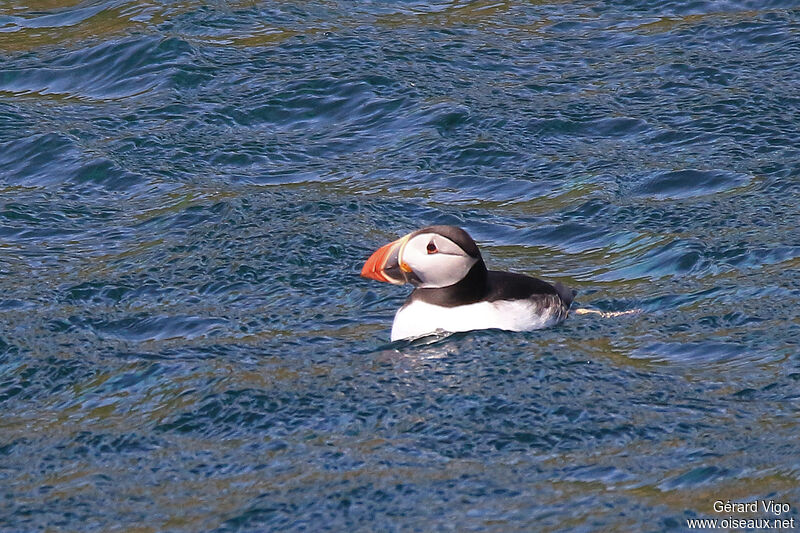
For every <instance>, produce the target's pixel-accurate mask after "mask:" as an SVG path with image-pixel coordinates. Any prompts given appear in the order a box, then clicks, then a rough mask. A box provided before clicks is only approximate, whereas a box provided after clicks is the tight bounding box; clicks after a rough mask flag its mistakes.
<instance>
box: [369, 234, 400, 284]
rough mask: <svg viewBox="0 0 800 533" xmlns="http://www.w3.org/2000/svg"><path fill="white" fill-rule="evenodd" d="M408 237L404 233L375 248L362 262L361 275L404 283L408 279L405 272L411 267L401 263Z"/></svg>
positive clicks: (389, 281)
mask: <svg viewBox="0 0 800 533" xmlns="http://www.w3.org/2000/svg"><path fill="white" fill-rule="evenodd" d="M408 238H409V236H408V235H406V236H405V237H401V238H399V239H397V240H396V241H394V242H390V243H389V244H387V245H385V246H381V247H380V248H378V249H377V250H375V252H374V253H373V254H372V255H371V256H369V259H367V262H366V263H364V267H363V268H362V269H361V275H362V276H364V277H365V278H369V279H374V280H377V281H386V282H388V283H394V284H395V285H402V284H403V283H406V282H407V281H408V275H407V274H409V273H411V269H410V268H409V267H408V265H406V264H405V263H403V260H402V255H403V248H404V247H405V245H406V242H408Z"/></svg>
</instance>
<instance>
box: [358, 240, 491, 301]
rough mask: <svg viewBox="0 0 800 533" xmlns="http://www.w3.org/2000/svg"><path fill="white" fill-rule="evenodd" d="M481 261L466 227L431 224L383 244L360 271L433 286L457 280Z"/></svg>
mask: <svg viewBox="0 0 800 533" xmlns="http://www.w3.org/2000/svg"><path fill="white" fill-rule="evenodd" d="M479 261H480V262H482V259H481V253H480V252H479V251H478V246H477V245H476V244H475V241H473V240H472V237H470V236H469V234H468V233H467V232H466V231H464V230H463V229H461V228H458V227H456V226H428V227H426V228H422V229H418V230H417V231H413V232H411V233H409V234H408V235H405V236H403V237H400V238H399V239H397V240H396V241H394V242H390V243H389V244H387V245H385V246H382V247H380V248H379V249H378V250H376V251H375V253H373V254H372V255H371V256H370V258H369V259H367V262H366V263H364V268H362V269H361V275H362V276H364V277H365V278H370V279H375V280H378V281H386V282H389V283H394V284H396V285H402V284H404V283H411V284H412V285H414V287H417V288H422V289H434V288H441V287H449V286H450V285H454V284H456V283H458V282H459V281H461V280H462V279H464V277H466V275H467V274H468V273H469V271H470V269H472V267H473V266H475V264H476V263H478V262H479Z"/></svg>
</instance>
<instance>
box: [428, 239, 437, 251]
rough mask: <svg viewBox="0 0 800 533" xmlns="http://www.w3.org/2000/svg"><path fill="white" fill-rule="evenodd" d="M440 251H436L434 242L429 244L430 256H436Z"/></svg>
mask: <svg viewBox="0 0 800 533" xmlns="http://www.w3.org/2000/svg"><path fill="white" fill-rule="evenodd" d="M438 251H439V250H437V249H436V245H435V244H433V241H431V242H429V243H428V253H429V254H435V253H436V252H438Z"/></svg>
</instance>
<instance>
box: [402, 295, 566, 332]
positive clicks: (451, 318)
mask: <svg viewBox="0 0 800 533" xmlns="http://www.w3.org/2000/svg"><path fill="white" fill-rule="evenodd" d="M559 311H560V310H559V309H558V308H557V307H556V306H552V307H549V308H545V309H541V308H538V307H536V306H534V305H533V304H532V303H531V302H530V301H528V300H513V301H507V300H499V301H496V302H477V303H474V304H469V305H460V306H457V307H441V306H438V305H433V304H429V303H425V302H421V301H413V302H411V303H410V304H408V305H404V306H403V307H401V308H400V309H399V310H398V311H397V314H396V315H395V316H394V323H393V324H392V337H391V338H392V341H396V340H399V339H408V338H411V337H420V336H422V335H427V334H430V333H434V332H436V331H438V330H442V331H446V332H450V333H455V332H458V331H471V330H475V329H491V328H497V329H504V330H509V331H528V330H532V329H539V328H545V327H548V326H552V325H554V324H556V323H557V322H558V321H559V320H560V319H561V318H563V313H561V312H559Z"/></svg>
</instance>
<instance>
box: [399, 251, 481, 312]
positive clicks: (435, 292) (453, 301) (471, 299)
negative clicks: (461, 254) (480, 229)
mask: <svg viewBox="0 0 800 533" xmlns="http://www.w3.org/2000/svg"><path fill="white" fill-rule="evenodd" d="M487 292H488V273H487V271H486V264H485V263H484V262H483V259H482V258H478V262H477V263H475V264H474V265H472V268H471V269H469V272H467V275H466V276H464V278H463V279H462V280H461V281H459V282H458V283H456V284H453V285H449V286H447V287H438V288H435V289H428V288H418V289H414V292H412V293H411V296H409V297H408V300H409V302H411V301H414V300H418V301H422V302H425V303H429V304H434V305H441V306H443V307H455V306H457V305H467V304H472V303H475V302H477V301H480V300H482V299H483V298H484V297H485V296H486V294H487Z"/></svg>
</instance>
